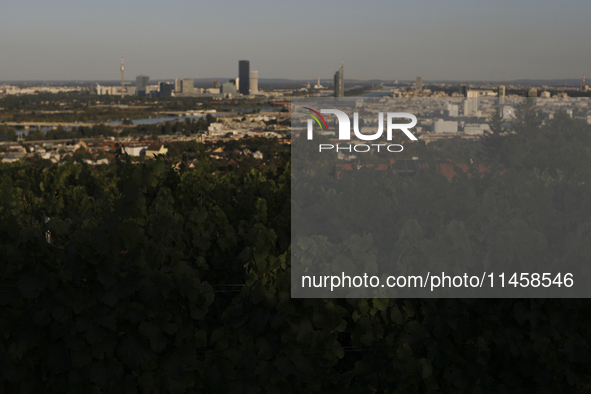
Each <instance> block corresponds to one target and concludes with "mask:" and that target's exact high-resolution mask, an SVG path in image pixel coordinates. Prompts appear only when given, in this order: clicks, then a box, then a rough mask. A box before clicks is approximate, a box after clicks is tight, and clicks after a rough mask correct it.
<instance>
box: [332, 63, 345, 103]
mask: <svg viewBox="0 0 591 394" xmlns="http://www.w3.org/2000/svg"><path fill="white" fill-rule="evenodd" d="M334 96H335V97H345V65H344V64H343V65H341V68H339V70H338V71H337V72H336V73H334Z"/></svg>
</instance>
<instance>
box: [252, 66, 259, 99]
mask: <svg viewBox="0 0 591 394" xmlns="http://www.w3.org/2000/svg"><path fill="white" fill-rule="evenodd" d="M250 94H259V72H258V71H251V72H250Z"/></svg>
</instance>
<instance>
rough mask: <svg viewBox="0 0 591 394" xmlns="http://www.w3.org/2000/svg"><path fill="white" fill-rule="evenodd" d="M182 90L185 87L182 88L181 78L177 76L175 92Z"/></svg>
mask: <svg viewBox="0 0 591 394" xmlns="http://www.w3.org/2000/svg"><path fill="white" fill-rule="evenodd" d="M182 91H183V88H182V86H181V80H180V79H178V78H176V79H175V80H174V92H175V93H180V92H182Z"/></svg>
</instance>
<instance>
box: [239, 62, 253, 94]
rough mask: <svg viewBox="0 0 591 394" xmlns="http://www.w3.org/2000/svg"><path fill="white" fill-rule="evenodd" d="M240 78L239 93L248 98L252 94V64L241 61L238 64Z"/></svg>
mask: <svg viewBox="0 0 591 394" xmlns="http://www.w3.org/2000/svg"><path fill="white" fill-rule="evenodd" d="M238 78H240V84H239V86H238V87H239V89H240V90H239V91H240V93H241V94H243V95H245V96H247V95H249V94H250V62H249V61H248V60H240V61H239V62H238Z"/></svg>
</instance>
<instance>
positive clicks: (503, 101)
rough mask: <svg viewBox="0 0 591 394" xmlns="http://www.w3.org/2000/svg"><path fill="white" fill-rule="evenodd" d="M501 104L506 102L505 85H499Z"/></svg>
mask: <svg viewBox="0 0 591 394" xmlns="http://www.w3.org/2000/svg"><path fill="white" fill-rule="evenodd" d="M499 104H501V105H502V104H505V85H501V86H499Z"/></svg>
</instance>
